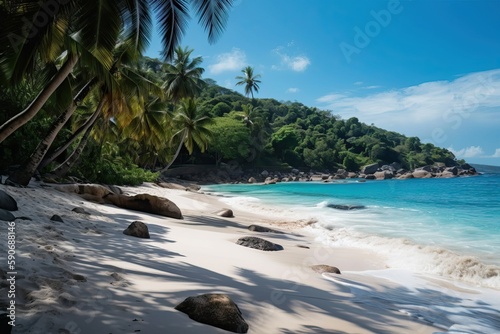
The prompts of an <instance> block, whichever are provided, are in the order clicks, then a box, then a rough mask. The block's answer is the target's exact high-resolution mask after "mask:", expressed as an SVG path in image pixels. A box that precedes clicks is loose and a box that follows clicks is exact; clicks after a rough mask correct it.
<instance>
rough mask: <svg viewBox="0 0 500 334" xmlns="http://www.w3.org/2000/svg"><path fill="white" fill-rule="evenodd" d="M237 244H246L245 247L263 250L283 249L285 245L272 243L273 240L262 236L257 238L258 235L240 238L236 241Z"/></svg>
mask: <svg viewBox="0 0 500 334" xmlns="http://www.w3.org/2000/svg"><path fill="white" fill-rule="evenodd" d="M236 244H238V245H241V246H245V247H250V248H255V249H259V250H263V251H278V250H283V246H281V245H278V244H275V243H272V242H271V241H267V240H264V239H262V238H257V237H243V238H239V239H238V241H236Z"/></svg>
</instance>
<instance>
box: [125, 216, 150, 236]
mask: <svg viewBox="0 0 500 334" xmlns="http://www.w3.org/2000/svg"><path fill="white" fill-rule="evenodd" d="M123 234H126V235H130V236H132V237H137V238H143V239H149V238H150V237H149V230H148V226H147V225H146V224H144V223H143V222H140V221H137V220H136V221H135V222H132V224H130V225H129V226H128V227H127V228H126V229H125V230H124V231H123Z"/></svg>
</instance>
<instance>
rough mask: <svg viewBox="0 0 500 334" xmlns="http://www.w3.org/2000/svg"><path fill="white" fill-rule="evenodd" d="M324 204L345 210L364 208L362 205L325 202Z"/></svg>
mask: <svg viewBox="0 0 500 334" xmlns="http://www.w3.org/2000/svg"><path fill="white" fill-rule="evenodd" d="M326 206H327V207H329V208H332V209H337V210H345V211H349V210H360V209H364V208H365V206H364V205H346V204H327V205H326Z"/></svg>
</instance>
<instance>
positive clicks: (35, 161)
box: [7, 81, 90, 186]
mask: <svg viewBox="0 0 500 334" xmlns="http://www.w3.org/2000/svg"><path fill="white" fill-rule="evenodd" d="M89 84H90V81H89V83H88V84H87V85H85V86H84V87H83V88H82V89H81V90H80V92H79V93H78V94H77V95H76V97H75V99H74V100H73V101H72V102H71V105H70V106H69V107H68V108H67V109H66V111H65V112H64V113H62V114H61V115H59V117H58V118H57V119H56V120H55V121H54V122H52V125H51V126H50V129H49V131H48V133H47V135H46V136H45V138H43V139H42V141H41V142H40V143H39V144H38V146H37V147H36V149H35V151H33V153H32V154H31V156H30V158H29V160H28V162H27V163H26V164H24V165H23V166H22V167H21V168H20V169H19V170H17V171H15V172H14V173H12V174H11V175H10V176H9V178H8V179H7V181H10V182H12V183H15V184H18V185H22V186H27V185H28V184H29V182H30V180H31V177H32V176H33V174H34V173H35V171H36V170H37V168H38V166H39V165H40V162H41V161H42V160H43V157H44V156H45V154H47V151H48V150H49V148H50V145H52V143H53V142H54V139H55V138H56V136H57V134H58V133H59V131H61V129H62V127H63V126H64V124H66V122H68V120H69V118H70V117H71V116H72V115H73V113H74V112H75V110H76V107H77V104H76V102H75V101H81V100H82V95H84V94H87V93H88V85H89Z"/></svg>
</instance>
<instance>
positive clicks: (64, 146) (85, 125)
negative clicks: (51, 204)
mask: <svg viewBox="0 0 500 334" xmlns="http://www.w3.org/2000/svg"><path fill="white" fill-rule="evenodd" d="M84 88H85V87H84ZM87 93H88V91H87ZM75 101H76V98H75ZM101 103H103V101H102V100H101V101H100V102H99V105H100V104H101ZM100 113H101V110H100V109H99V106H98V107H97V109H96V110H95V111H94V113H93V114H92V115H91V116H90V117H89V118H88V119H87V120H86V121H85V123H83V124H82V126H80V127H79V128H78V129H77V130H76V131H75V132H74V133H73V134H72V135H71V136H70V137H69V138H68V139H67V140H66V142H64V144H62V145H61V146H60V147H58V148H57V149H56V150H55V151H54V152H52V153H50V154H49V155H48V156H47V157H44V159H43V160H42V162H40V164H39V165H38V170H41V169H43V168H44V167H45V166H47V165H48V164H50V163H51V162H52V161H54V160H55V159H56V158H57V157H58V156H60V155H61V154H62V153H63V152H64V151H66V149H67V148H68V147H69V146H70V145H71V144H72V143H73V142H74V141H75V140H76V139H77V138H78V137H79V136H80V134H81V133H82V132H84V131H85V130H87V129H88V128H89V126H90V125H91V124H92V123H93V122H94V121H95V119H96V118H97V116H99V114H100Z"/></svg>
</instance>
